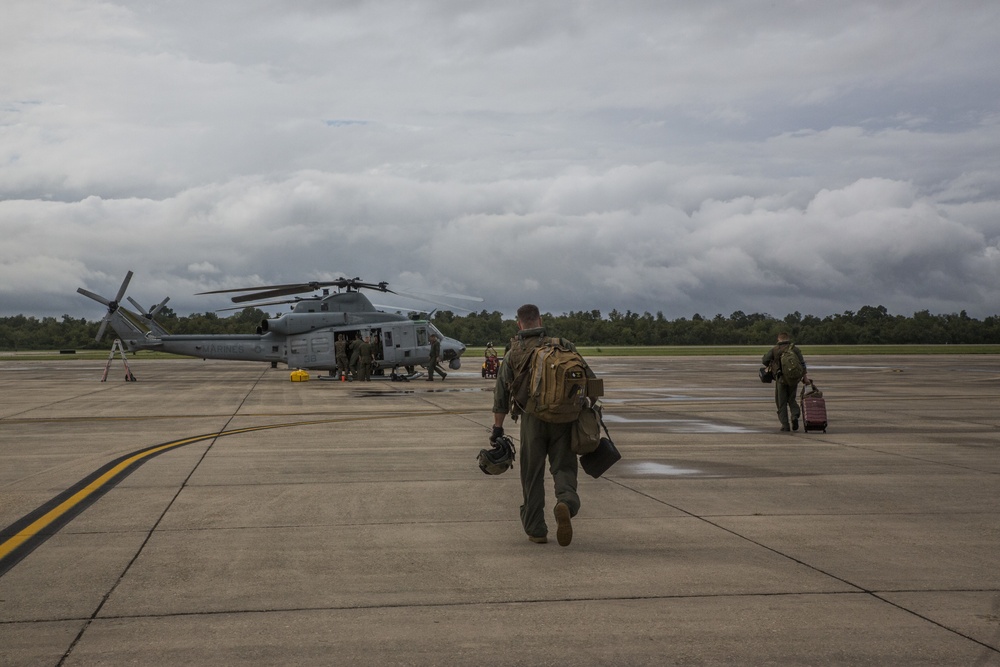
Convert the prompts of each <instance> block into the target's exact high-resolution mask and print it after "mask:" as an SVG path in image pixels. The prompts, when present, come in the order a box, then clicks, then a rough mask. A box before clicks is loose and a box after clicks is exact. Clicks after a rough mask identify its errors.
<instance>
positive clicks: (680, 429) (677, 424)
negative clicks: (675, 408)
mask: <svg viewBox="0 0 1000 667" xmlns="http://www.w3.org/2000/svg"><path fill="white" fill-rule="evenodd" d="M604 421H605V422H611V423H616V424H658V425H662V427H663V428H662V430H663V431H666V432H670V433H757V431H756V430H754V429H751V428H746V427H745V426H734V425H732V424H717V423H714V422H707V421H702V420H700V419H630V418H628V417H622V416H620V415H604Z"/></svg>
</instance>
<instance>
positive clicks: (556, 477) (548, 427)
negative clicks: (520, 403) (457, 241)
mask: <svg viewBox="0 0 1000 667" xmlns="http://www.w3.org/2000/svg"><path fill="white" fill-rule="evenodd" d="M517 338H520V339H522V340H523V341H524V346H523V348H522V346H520V345H519V344H518V343H517V342H516V341H517ZM517 338H515V339H514V340H512V341H511V345H510V352H509V353H507V354H506V355H505V356H504V360H503V362H502V363H501V364H500V370H499V372H498V373H497V381H496V385H495V387H494V393H493V412H494V413H509V412H510V408H511V396H510V390H509V387H510V383H511V382H512V381H513V379H514V368H517V367H518V366H520V364H521V362H522V360H523V359H524V355H525V354H527V353H528V352H530V350H531V349H533V348H535V347H537V346H539V345H541V344H542V343H543V342H544V341H545V329H543V328H537V329H525V330H524V331H521V332H520V333H519V334H518V337H517ZM564 342H566V343H567V345H568V346H569V347H571V348H573V349H576V348H575V347H573V344H572V343H569V342H568V341H564ZM518 419H519V420H520V422H521V447H520V451H519V452H518V454H517V459H518V461H519V462H520V471H521V495H522V498H523V501H524V502H523V504H522V505H521V525H522V526H523V527H524V532H525V533H527V534H528V535H529V536H531V537H543V536H545V535H546V534H547V533H548V527H547V526H546V524H545V461H546V458H547V459H548V462H549V472H551V474H552V481H553V485H554V488H555V496H556V502H557V503H559V502H562V503H565V504H566V506H567V507H568V508H569V512H570V516H571V517H572V516H576V514H577V512H579V511H580V496H579V494H577V491H576V487H577V470H578V464H577V458H576V454H574V453H573V449H572V446H571V443H570V440H571V438H572V433H573V422H570V423H568V424H553V423H550V422H546V421H543V420H541V419H539V418H538V417H535V416H534V415H530V414H522V415H521V416H520V417H519V418H518Z"/></svg>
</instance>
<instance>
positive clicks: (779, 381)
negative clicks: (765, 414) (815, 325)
mask: <svg viewBox="0 0 1000 667" xmlns="http://www.w3.org/2000/svg"><path fill="white" fill-rule="evenodd" d="M789 350H790V351H791V352H792V353H793V354H794V355H795V357H796V358H797V359H798V360H799V364H801V366H802V377H801V379H797V378H796V379H792V381H791V382H789V378H785V377H782V371H781V355H782V354H784V353H785V352H786V351H789ZM760 363H761V364H763V365H764V366H767V367H768V368H770V369H771V373H772V374H773V375H774V404H775V405H776V406H777V408H778V421H779V422H781V430H782V431H783V432H786V431H798V430H799V417H800V416H801V412H800V410H799V404H798V401H796V400H795V390H796V388H797V387H798V385H799V382H800V381H801V382H803V383H805V384H809V378H808V377H807V376H806V360H805V359H803V358H802V352H801V351H799V348H797V347H796V346H795V344H794V343H793V342H792V339H791V337H790V336H789V335H788V334H787V333H785V332H784V331H782V332H781V333H779V334H778V342H777V344H775V346H774V347H772V348H771V349H770V350H768V351H767V352H765V353H764V356H763V357H761V359H760ZM789 418H790V419H789ZM789 421H791V428H789Z"/></svg>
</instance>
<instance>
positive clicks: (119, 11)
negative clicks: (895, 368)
mask: <svg viewBox="0 0 1000 667" xmlns="http://www.w3.org/2000/svg"><path fill="white" fill-rule="evenodd" d="M997 35H1000V3H997V2H995V1H994V0H983V1H974V0H969V1H962V0H958V1H956V2H941V1H938V0H935V1H928V2H920V1H917V0H900V1H883V2H853V1H849V0H845V1H841V2H835V3H814V2H800V1H791V0H784V1H781V0H779V1H777V2H771V1H763V0H761V1H752V0H744V1H740V2H736V1H729V2H725V1H719V2H706V3H695V2H689V1H687V0H685V1H683V2H669V1H659V0H648V1H639V0H632V1H628V0H626V1H618V2H613V3H612V2H588V1H565V2H562V1H558V2H556V1H553V2H546V1H544V0H543V1H541V2H530V3H529V2H496V1H495V0H490V1H489V2H477V1H467V0H462V1H459V0H450V1H443V0H435V1H433V2H431V1H428V2H410V1H408V0H407V1H403V0H399V1H396V2H393V1H381V2H365V1H364V0H354V1H349V0H345V1H341V2H334V1H330V2H325V1H321V0H282V1H281V2H265V1H263V0H217V1H214V2H203V1H202V0H199V1H197V2H195V1H194V0H191V1H187V0H147V1H141V2H140V1H135V2H95V1H77V0H13V1H9V2H6V3H5V5H4V18H3V21H2V22H0V65H2V72H3V74H2V75H0V316H8V315H14V314H28V315H36V316H39V317H41V316H56V317H59V316H61V315H63V314H70V315H72V316H74V317H87V318H88V319H93V320H96V319H99V318H100V317H101V316H102V314H103V313H102V311H101V307H100V306H99V305H98V304H95V303H94V302H92V301H90V300H88V299H85V298H84V297H82V296H80V295H78V294H76V288H77V287H86V288H88V289H90V290H92V291H95V292H98V293H101V294H105V295H107V296H113V294H114V293H115V291H116V290H117V288H118V285H119V283H120V282H121V280H122V278H123V277H124V275H125V272H126V271H127V270H128V269H133V270H134V271H135V274H136V275H135V278H134V279H133V282H132V287H131V288H130V290H129V295H131V296H133V297H134V298H136V299H137V300H139V301H140V302H142V303H145V304H147V305H153V304H155V303H158V302H159V301H160V300H161V299H162V298H163V297H164V296H168V295H169V296H170V297H171V303H170V305H171V307H173V308H174V310H175V311H176V312H178V313H180V314H182V315H187V314H189V313H192V312H204V311H208V310H213V309H216V308H223V307H226V306H227V305H230V304H229V303H228V301H227V300H226V299H224V298H222V297H206V296H193V295H194V293H196V292H201V291H205V290H210V289H220V288H229V287H238V286H245V285H255V284H268V283H286V282H298V281H302V280H314V279H320V280H322V279H329V278H336V277H339V276H342V275H344V276H349V277H353V276H360V277H362V278H363V279H365V280H369V281H380V280H385V281H388V282H389V283H390V287H398V288H402V289H408V290H418V289H429V290H434V291H438V292H453V293H460V294H468V295H477V296H480V297H482V298H483V299H484V301H483V302H482V303H465V302H457V301H456V302H455V303H456V304H457V305H468V306H470V307H471V308H473V309H475V310H480V309H483V308H485V309H486V310H488V311H493V310H499V311H502V312H504V313H506V314H508V315H509V314H511V313H512V312H513V311H514V310H515V309H516V308H517V306H518V305H520V304H521V303H524V302H529V301H530V302H535V303H537V304H538V305H539V306H540V307H541V309H542V310H543V311H551V312H554V313H562V312H568V311H571V310H587V311H589V310H595V309H596V310H600V311H601V312H602V313H603V314H605V315H606V314H607V313H608V312H609V311H610V310H612V309H618V310H619V311H622V312H624V311H626V310H631V311H633V312H639V313H643V312H650V313H654V314H655V313H657V312H662V313H663V314H664V315H665V316H667V317H668V318H670V319H673V318H677V317H690V316H691V315H693V314H694V313H700V314H702V315H704V316H714V315H715V314H717V313H721V314H723V315H729V314H730V313H732V312H734V311H737V310H741V311H744V312H747V313H752V312H763V313H770V314H772V315H775V316H777V317H783V316H784V315H785V314H787V313H789V312H793V311H799V312H802V313H803V314H814V315H828V314H831V313H839V312H843V311H844V310H857V309H858V308H860V307H861V306H864V305H884V306H886V307H887V308H888V309H889V311H890V312H892V313H895V314H903V315H910V314H912V313H913V312H916V311H919V310H925V309H926V310H930V311H931V312H932V313H950V312H959V311H961V310H965V311H967V312H968V313H969V315H971V316H974V317H979V318H981V317H985V316H988V315H992V314H996V313H997V312H998V309H997V303H998V297H1000V283H998V276H1000V99H998V98H1000V68H998V67H997V62H1000V40H998V38H997ZM373 300H374V301H376V302H380V303H388V301H386V300H385V299H375V298H373ZM393 303H394V302H393ZM400 303H402V302H400ZM410 305H413V304H410ZM418 305H419V304H418ZM268 310H269V311H271V312H277V310H278V309H277V308H270V309H268Z"/></svg>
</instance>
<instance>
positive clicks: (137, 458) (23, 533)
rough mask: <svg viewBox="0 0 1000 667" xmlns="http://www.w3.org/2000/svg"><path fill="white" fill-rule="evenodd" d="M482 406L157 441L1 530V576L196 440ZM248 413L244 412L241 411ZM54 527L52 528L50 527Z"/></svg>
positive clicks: (453, 412)
mask: <svg viewBox="0 0 1000 667" xmlns="http://www.w3.org/2000/svg"><path fill="white" fill-rule="evenodd" d="M472 412H481V411H480V410H427V411H423V412H406V413H395V414H391V415H386V414H380V415H364V416H359V417H335V418H330V419H314V420H309V421H300V422H288V423H282V424H265V425H262V426H247V427H244V428H238V429H233V430H230V431H219V432H216V433H205V434H202V435H196V436H192V437H189V438H182V439H180V440H174V441H172V442H167V443H163V444H160V445H153V446H152V447H149V448H147V449H143V450H140V451H138V452H133V453H132V454H127V455H125V456H124V457H122V458H119V459H115V460H114V461H112V462H110V463H108V464H106V465H105V466H103V467H102V468H99V469H98V470H96V471H95V472H94V473H91V474H90V475H89V476H87V477H85V478H84V479H82V480H80V481H79V482H77V483H76V484H74V485H73V486H71V487H70V488H69V489H67V490H65V491H63V492H62V493H60V494H59V495H57V496H56V497H55V498H52V499H51V500H49V501H48V502H47V503H45V504H44V505H42V506H41V507H39V508H37V509H35V510H34V511H32V512H30V513H29V514H27V515H25V516H24V517H22V518H21V519H19V520H18V521H15V522H14V523H12V524H11V525H10V526H8V527H7V528H5V529H3V530H2V531H0V576H3V575H4V573H5V572H7V571H8V570H10V568H12V567H14V565H16V564H17V563H18V562H20V561H21V560H22V559H23V558H24V557H25V556H27V555H28V554H29V553H31V552H32V551H34V550H35V549H36V548H37V547H38V546H40V545H41V544H42V543H43V542H45V541H46V540H47V539H48V538H49V537H51V536H52V535H54V534H55V533H56V532H58V531H59V529H61V528H62V527H63V526H65V525H66V524H68V523H69V522H70V521H71V520H72V519H73V518H75V517H76V516H78V515H79V514H80V513H81V512H83V510H85V509H86V508H87V507H89V506H90V505H91V504H93V503H94V502H96V501H97V499H98V498H99V497H100V496H101V495H103V494H104V493H105V492H107V491H108V490H110V489H111V488H113V487H114V486H115V485H116V484H118V483H119V482H120V481H122V480H123V479H125V478H126V477H128V475H130V474H131V473H132V472H133V471H134V470H135V469H136V468H138V467H139V466H140V465H142V464H143V463H145V462H146V461H147V460H148V459H150V458H152V457H154V456H157V455H158V454H162V453H163V452H166V451H169V450H171V449H177V448H179V447H183V446H184V445H190V444H191V443H194V442H201V441H204V440H212V439H215V438H222V437H226V436H230V435H238V434H242V433H252V432H255V431H266V430H270V429H278V428H291V427H293V426H313V425H317V424H331V423H337V422H350V421H371V420H375V419H403V418H412V417H415V416H439V415H456V414H469V413H472ZM240 416H241V417H244V415H240ZM50 529H51V530H50Z"/></svg>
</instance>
